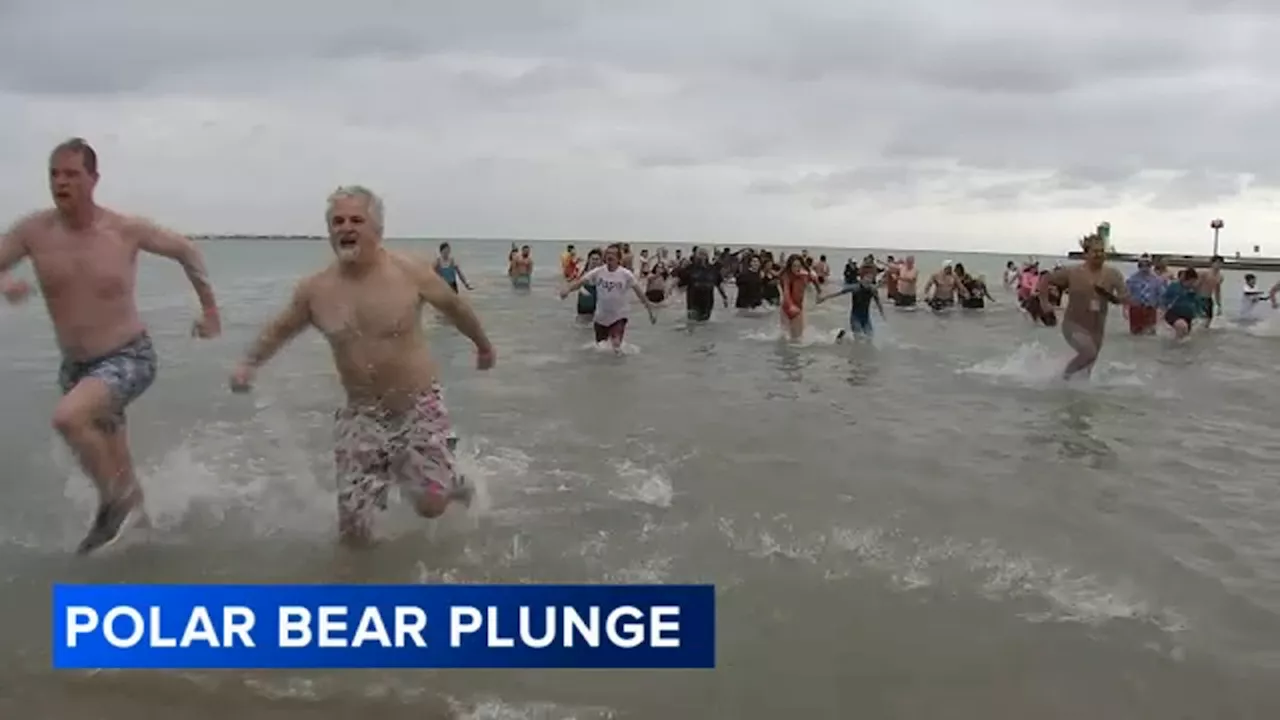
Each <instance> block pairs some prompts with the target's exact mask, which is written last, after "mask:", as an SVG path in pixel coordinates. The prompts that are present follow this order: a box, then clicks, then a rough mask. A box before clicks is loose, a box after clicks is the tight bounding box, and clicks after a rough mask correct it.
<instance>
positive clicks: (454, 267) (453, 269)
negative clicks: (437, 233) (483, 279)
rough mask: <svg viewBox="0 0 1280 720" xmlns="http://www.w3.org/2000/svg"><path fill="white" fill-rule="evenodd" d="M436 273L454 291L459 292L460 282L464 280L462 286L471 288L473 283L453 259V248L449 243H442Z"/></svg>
mask: <svg viewBox="0 0 1280 720" xmlns="http://www.w3.org/2000/svg"><path fill="white" fill-rule="evenodd" d="M435 268H436V274H437V275H439V276H440V277H441V278H442V279H443V280H444V281H445V282H446V283H448V285H449V287H451V288H453V291H454V292H458V282H459V281H461V282H462V286H463V287H465V288H466V289H468V290H470V289H471V283H469V282H467V276H466V275H464V274H463V273H462V268H460V267H458V263H457V262H455V261H454V259H453V250H452V249H451V248H450V247H449V243H447V242H442V243H440V255H439V256H438V257H437V258H436V264H435Z"/></svg>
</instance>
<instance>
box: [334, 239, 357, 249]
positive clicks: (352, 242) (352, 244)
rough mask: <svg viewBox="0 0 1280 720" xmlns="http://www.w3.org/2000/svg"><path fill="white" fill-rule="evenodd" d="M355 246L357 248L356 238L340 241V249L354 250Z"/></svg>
mask: <svg viewBox="0 0 1280 720" xmlns="http://www.w3.org/2000/svg"><path fill="white" fill-rule="evenodd" d="M355 246H356V239H355V238H342V239H341V240H339V241H338V247H340V248H353V247H355Z"/></svg>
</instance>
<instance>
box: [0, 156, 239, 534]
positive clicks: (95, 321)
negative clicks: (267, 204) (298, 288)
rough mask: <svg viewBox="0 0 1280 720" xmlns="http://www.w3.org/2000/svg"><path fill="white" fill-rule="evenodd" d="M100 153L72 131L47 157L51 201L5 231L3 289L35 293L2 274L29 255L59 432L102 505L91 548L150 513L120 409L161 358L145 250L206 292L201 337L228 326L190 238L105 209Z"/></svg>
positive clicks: (0, 239)
mask: <svg viewBox="0 0 1280 720" xmlns="http://www.w3.org/2000/svg"><path fill="white" fill-rule="evenodd" d="M97 186H98V155H97V153H96V152H95V151H94V149H93V148H92V147H91V146H90V145H89V144H88V143H87V142H85V141H84V140H82V139H80V138H74V139H71V140H68V141H66V142H64V143H62V144H61V145H59V146H58V147H56V148H54V150H53V152H52V153H51V154H50V156H49V190H50V191H51V192H52V194H53V204H54V208H53V209H52V210H42V211H39V212H36V213H33V214H31V215H28V216H27V217H25V218H23V219H22V220H19V221H18V222H17V224H15V225H14V226H13V227H12V228H10V229H9V230H8V231H7V232H5V233H4V235H3V236H0V292H2V293H3V294H4V296H5V299H7V300H8V301H9V302H10V303H11V304H17V303H21V302H23V301H24V300H26V298H27V296H28V295H29V294H30V293H31V288H30V287H28V286H27V283H25V282H22V281H14V280H12V279H11V278H9V277H8V276H7V275H6V273H7V272H8V271H9V270H12V269H13V268H14V266H16V265H17V264H18V263H19V262H21V261H22V259H23V258H30V259H31V264H32V266H33V268H34V270H35V275H36V281H37V283H38V284H39V285H40V289H41V290H42V291H43V295H44V299H45V305H46V307H47V308H48V311H49V318H50V319H51V320H52V321H53V330H54V335H55V337H56V338H57V342H58V347H59V349H60V350H61V351H62V366H61V368H60V369H59V371H58V384H59V385H60V386H61V388H62V393H63V397H62V399H61V400H59V401H58V404H57V406H56V407H55V408H54V411H53V427H54V428H55V429H56V430H57V431H58V434H59V435H61V436H62V438H63V439H64V440H65V441H66V443H67V445H69V446H70V447H71V449H72V450H73V451H74V452H75V455H76V458H77V459H78V460H79V462H80V467H81V468H82V469H83V470H84V473H85V475H87V476H89V479H90V480H92V481H93V484H94V486H95V487H96V488H97V490H98V511H97V513H96V514H95V515H94V518H93V525H92V526H91V527H90V528H89V532H88V534H87V535H85V537H84V540H82V541H81V542H80V545H79V547H78V549H77V552H79V553H82V554H84V553H90V552H93V551H95V550H98V549H100V548H103V547H105V546H107V545H110V544H111V543H113V542H115V541H116V540H117V539H118V538H119V537H120V535H121V534H122V533H123V532H124V531H125V530H126V529H127V528H128V526H129V525H130V524H131V523H132V522H134V521H136V520H140V519H142V518H143V517H144V508H143V499H142V487H141V486H140V485H139V484H138V480H137V478H136V477H135V476H134V468H133V458H132V456H131V453H130V449H129V439H128V424H127V421H126V418H125V409H126V408H128V406H129V405H130V403H132V402H133V401H135V400H137V399H138V398H139V397H141V396H142V394H143V393H145V392H146V391H147V389H148V388H150V387H151V384H152V382H154V381H155V377H156V366H157V358H156V351H155V348H154V347H153V346H152V344H151V337H150V335H148V333H147V328H146V326H145V325H144V324H143V322H142V318H141V317H140V316H139V314H138V307H137V301H136V298H135V296H134V289H135V287H136V285H137V276H138V253H139V252H147V253H151V254H153V255H159V256H162V257H166V258H169V259H171V260H176V261H177V262H178V263H179V264H180V265H182V269H183V270H184V271H185V272H186V274H187V279H188V280H190V281H191V286H192V287H193V288H194V289H195V291H196V296H197V297H198V298H199V299H200V307H201V308H202V312H201V315H200V319H198V320H197V321H196V322H195V324H194V326H193V327H192V334H193V335H195V336H196V337H201V338H212V337H217V336H218V334H219V333H221V331H222V323H221V321H220V320H219V316H218V306H217V303H216V302H215V301H214V297H213V289H212V287H210V285H209V278H208V274H207V273H206V271H205V266H204V259H203V257H202V256H201V253H200V250H199V248H197V247H196V245H195V243H193V242H191V240H189V239H188V238H186V237H183V236H182V235H179V234H177V233H174V232H171V231H169V230H165V229H163V228H161V227H159V226H157V225H155V224H153V223H151V222H150V221H148V220H144V219H142V218H137V217H130V216H126V215H121V214H119V213H117V212H115V211H113V210H109V209H107V208H104V207H102V206H100V205H98V204H97V203H96V202H95V200H94V197H93V193H94V190H95V189H96V188H97Z"/></svg>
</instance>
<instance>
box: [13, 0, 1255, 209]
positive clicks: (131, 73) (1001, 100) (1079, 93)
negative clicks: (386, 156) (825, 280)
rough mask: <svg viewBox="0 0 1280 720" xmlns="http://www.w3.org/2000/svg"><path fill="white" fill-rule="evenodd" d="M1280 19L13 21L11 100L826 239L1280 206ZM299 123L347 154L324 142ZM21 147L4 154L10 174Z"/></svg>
mask: <svg viewBox="0 0 1280 720" xmlns="http://www.w3.org/2000/svg"><path fill="white" fill-rule="evenodd" d="M1117 5H1119V7H1117ZM1278 7H1280V6H1276V5H1275V4H1274V3H1267V2H1262V1H1261V0H1258V1H1257V2H1231V1H1229V0H1200V1H1198V0H1159V1H1157V0H1133V1H1131V2H1126V3H1123V4H1117V3H1106V2H1102V0H1078V1H1073V0H1024V1H1021V2H1017V1H1015V0H972V1H971V2H965V3H954V4H945V3H942V4H940V3H937V2H925V0H899V1H898V2H890V1H888V0H865V1H863V2H848V1H841V0H787V1H784V0H760V1H759V2H753V3H740V2H730V1H729V0H699V1H695V0H687V1H684V2H675V1H674V0H649V1H647V2H641V1H640V0H614V1H613V2H609V3H586V2H582V1H581V0H519V1H517V0H507V1H505V2H504V1H502V0H473V1H472V2H468V3H425V2H423V3H415V2H407V1H402V2H396V1H395V0H368V1H367V2H365V3H362V4H359V5H354V6H353V5H350V4H346V3H341V4H340V3H334V2H330V1H329V0H316V2H312V3H309V4H303V5H299V4H297V3H283V2H270V1H269V0H258V1H257V2H253V3H249V2H244V1H243V0H223V2H218V3H213V2H199V1H197V0H192V1H191V2H184V3H169V2H164V1H162V0H118V1H117V2H112V3H97V2H89V1H88V0H61V1H60V2H42V1H40V0H9V1H8V2H6V3H4V4H2V5H0V90H6V91H8V93H9V97H10V100H9V101H8V102H11V103H16V105H14V106H13V107H15V108H19V112H20V113H26V114H28V115H30V113H31V112H32V110H31V108H34V107H37V106H40V107H47V108H51V107H53V105H50V104H49V103H72V104H74V105H75V106H76V107H80V108H89V107H93V108H98V109H103V110H102V112H107V110H105V109H104V108H110V107H123V106H120V105H119V103H122V102H124V101H125V99H129V101H130V102H136V103H144V104H145V103H148V102H152V103H153V104H154V103H160V102H162V99H165V98H169V99H170V100H164V102H168V103H170V105H172V100H171V99H172V98H175V97H181V98H185V99H186V101H187V102H189V103H194V104H195V105H194V106H193V107H197V106H198V108H199V110H198V112H208V113H210V115H211V116H210V117H208V118H202V119H201V120H200V122H199V123H196V124H194V125H193V126H192V127H193V128H194V129H192V130H190V131H189V132H192V133H195V134H196V135H195V136H193V138H192V140H193V141H196V140H198V139H200V138H203V139H204V140H205V141H207V142H212V140H210V138H214V137H217V138H219V140H218V142H225V143H226V144H225V146H220V149H219V150H217V151H212V150H211V151H210V152H211V153H214V152H216V154H217V155H218V156H219V157H222V158H227V162H228V163H229V164H230V163H231V162H232V161H231V160H230V159H229V158H230V157H231V156H233V155H234V154H235V153H236V152H243V153H250V152H253V153H257V154H258V155H261V154H262V153H263V152H265V151H266V150H267V149H268V148H269V147H270V146H271V145H272V144H275V145H276V146H279V147H283V146H285V145H288V146H289V147H294V146H295V144H296V146H297V148H299V151H301V152H304V153H306V154H308V155H310V156H314V157H316V158H317V159H316V160H315V162H317V163H318V162H319V161H320V160H319V158H320V157H324V156H325V153H323V152H317V150H316V148H317V147H320V146H318V145H313V146H307V145H305V143H306V142H314V143H326V142H335V143H339V144H341V143H345V142H351V143H356V142H357V140H356V139H354V138H357V137H358V138H362V139H360V140H359V141H358V142H360V143H375V142H376V143H384V144H386V145H381V144H380V145H378V147H380V148H381V147H384V146H397V147H402V148H405V153H406V157H408V156H409V155H412V156H413V157H415V158H420V159H419V160H416V161H415V162H420V163H428V162H429V163H430V164H431V167H430V168H429V169H421V170H416V171H417V172H420V173H423V174H424V177H426V178H430V177H435V176H434V175H432V173H436V174H438V176H439V177H438V182H439V183H441V186H440V187H439V188H434V187H433V192H435V193H438V194H439V195H441V196H447V197H451V198H456V197H457V194H459V193H464V192H471V193H475V194H483V193H485V192H487V191H488V190H490V189H491V188H492V187H494V186H495V185H498V184H500V185H501V186H502V187H503V188H504V191H505V192H507V193H508V195H507V197H505V198H504V199H503V200H504V202H503V203H502V206H503V207H504V208H506V209H505V210H501V211H495V212H510V213H525V214H526V215H525V216H524V217H528V214H529V213H534V214H536V212H535V210H536V208H537V207H538V206H537V204H536V203H532V202H530V201H529V200H528V198H533V197H538V198H543V199H544V200H545V197H546V196H545V186H546V184H547V183H550V182H553V179H554V181H555V182H564V183H570V184H573V185H574V187H580V188H581V190H580V192H583V193H585V194H587V195H589V196H593V197H594V195H592V194H593V193H595V194H598V195H599V197H598V199H599V200H600V201H602V202H610V203H613V204H614V205H615V206H622V205H627V206H628V207H631V206H634V205H635V204H636V203H641V204H642V205H643V203H650V205H648V206H644V207H646V208H647V210H648V214H650V215H652V214H654V213H656V212H657V208H656V207H653V206H652V203H657V202H658V198H660V197H663V198H665V195H664V194H663V193H665V192H666V190H665V188H671V187H679V188H681V189H682V192H683V193H684V196H685V197H691V196H696V197H698V198H700V200H699V201H698V202H701V203H704V204H705V205H706V207H708V208H709V209H708V210H707V212H712V209H717V210H716V211H717V212H721V211H723V212H725V213H731V212H733V208H737V207H741V208H746V209H749V211H750V212H754V213H760V214H761V215H760V217H762V218H763V217H765V216H766V215H767V216H768V219H769V220H770V221H776V222H778V223H779V225H780V226H786V225H787V224H788V223H790V224H796V223H800V222H812V223H819V225H815V226H814V227H815V228H818V229H821V228H822V227H823V226H821V225H820V223H822V222H825V221H823V220H820V219H814V218H815V217H819V216H812V217H810V216H808V215H805V213H812V212H813V210H814V209H815V208H816V209H821V210H823V211H825V212H827V213H828V214H830V213H832V212H839V211H841V209H842V208H844V209H849V208H859V207H865V206H867V205H868V204H870V205H881V206H885V207H899V208H904V207H912V206H929V207H938V208H944V209H945V208H953V209H955V208H961V207H969V208H976V209H983V210H988V211H999V212H1015V211H1018V210H1019V209H1022V210H1027V211H1043V210H1046V209H1057V210H1064V211H1075V210H1088V209H1093V208H1105V207H1107V206H1108V205H1126V206H1129V205H1131V206H1133V207H1137V208H1142V207H1145V208H1150V209H1153V210H1164V209H1188V208H1195V207H1200V206H1204V205H1206V204H1213V203H1225V202H1236V201H1240V202H1243V200H1242V198H1244V197H1245V195H1247V194H1249V193H1254V192H1260V191H1262V190H1265V189H1266V188H1270V187H1280V140H1276V139H1275V138H1274V128H1275V127H1276V126H1277V125H1280V81H1276V80H1274V79H1273V77H1272V68H1274V67H1275V66H1276V64H1277V63H1278V62H1280V44H1278V43H1276V42H1275V41H1274V39H1275V38H1276V37H1280V11H1278V10H1277V8H1278ZM13 98H17V99H13ZM23 103H26V104H25V105H24V104H23ZM42 103H43V105H42ZM155 106H156V107H158V105H155ZM0 107H5V106H3V105H0ZM59 107H62V106H59ZM129 107H131V108H132V107H135V106H133V105H130V106H129ZM137 107H142V106H141V105H139V106H137ZM166 107H168V106H166ZM232 107H234V108H236V110H234V111H232V110H226V112H225V113H224V112H222V111H221V110H218V108H232ZM48 112H49V113H50V114H49V115H47V116H46V115H42V116H41V117H56V113H54V111H53V110H49V111H48ZM111 112H112V113H114V114H112V115H111V117H113V118H123V119H120V120H118V121H116V120H113V122H117V124H120V125H121V128H119V129H117V128H113V129H112V130H110V131H106V130H104V132H111V133H116V134H117V135H119V136H120V137H126V135H128V133H129V132H130V130H129V129H128V128H125V127H124V126H126V125H129V126H130V127H133V128H134V129H133V130H132V132H138V129H137V128H138V127H140V126H138V123H141V122H142V120H141V119H137V118H136V117H135V115H136V113H137V112H141V111H135V110H130V111H128V112H126V111H125V110H113V111H111ZM191 112H197V110H191ZM129 113H134V115H130V114H129ZM254 113H259V114H261V116H260V117H259V116H257V115H255V117H254V118H253V119H247V118H245V119H242V118H243V116H244V115H245V114H254ZM215 115H216V117H213V116H215ZM33 117H34V116H33ZM131 118H132V119H131ZM304 118H315V120H316V122H317V123H320V122H321V119H323V122H324V123H327V124H326V125H325V126H324V127H325V128H327V129H326V130H324V131H323V132H321V131H319V130H315V131H314V132H313V131H307V132H305V133H304V132H302V131H301V130H300V129H299V128H298V127H297V123H298V122H300V119H304ZM30 123H31V128H28V130H27V131H28V132H31V131H34V130H32V128H38V127H39V126H40V125H41V124H42V123H44V124H47V123H45V122H44V121H36V120H31V121H30ZM290 123H293V125H292V126H291V125H290ZM131 124H132V125H131ZM171 124H172V123H171V122H169V121H161V120H157V121H155V124H152V125H147V126H146V127H147V128H148V132H153V133H156V134H162V132H163V131H164V130H165V128H166V127H169V126H170V125H171ZM184 127H186V126H184ZM282 127H284V128H289V130H288V131H287V132H288V133H289V134H291V135H292V137H291V138H289V139H287V140H281V139H280V137H281V135H280V133H282V132H286V130H282V129H281V128H282ZM91 130H92V129H91V128H90V129H86V130H85V131H84V132H85V133H86V134H88V133H90V132H91ZM173 132H175V133H176V132H178V131H176V130H175V131H173ZM182 132H188V131H187V130H183V131H182ZM325 133H327V134H325ZM348 133H350V134H348ZM10 136H11V137H12V135H10ZM304 137H305V138H310V139H307V140H305V141H304V140H303V139H302V138H304ZM342 138H346V139H342ZM20 142H23V141H22V140H20V139H19V140H8V141H4V142H0V158H4V157H10V158H16V157H19V156H20V155H21V153H20V151H19V150H17V149H15V148H14V147H12V146H9V145H6V144H5V143H20ZM121 142H125V141H123V140H122V141H121ZM174 142H177V140H174ZM236 143H239V145H237V144H236ZM126 144H127V143H126ZM304 146H305V147H306V148H308V149H306V150H303V149H302V148H303V147H304ZM351 147H355V145H352V146H351ZM360 147H366V145H361V146H360ZM367 147H373V145H367ZM250 149H252V150H250ZM353 153H354V151H344V152H342V153H341V154H343V155H345V156H351V155H353ZM237 157H238V156H237ZM250 160H255V158H247V159H246V158H241V159H240V160H239V161H238V162H240V163H241V164H244V163H247V162H249V161H250ZM255 161H256V160H255ZM339 164H340V165H341V166H342V167H344V168H345V167H348V164H349V166H350V167H351V168H353V169H355V168H359V167H363V166H361V165H359V163H358V161H357V160H356V159H351V158H350V157H344V158H343V159H342V161H341V163H339ZM229 166H230V165H229ZM451 168H452V170H450V169H451ZM482 168H483V169H482ZM504 168H505V169H504ZM315 171H316V168H315V167H310V166H309V168H308V169H307V170H305V171H299V177H300V178H302V177H304V176H305V174H306V173H314V172H315ZM282 172H283V171H282ZM368 172H371V173H374V174H377V173H383V172H390V171H386V170H382V169H376V170H374V169H371V170H369V171H368ZM406 172H408V171H407V170H406ZM449 172H454V173H455V174H454V175H452V176H450V175H449V174H448V173H449ZM539 173H544V174H545V176H544V177H542V178H541V179H539ZM450 177H452V178H455V180H453V181H450V180H449V179H448V178H450ZM457 178H462V179H469V181H471V182H475V183H477V185H476V186H474V187H470V188H467V187H460V186H459V185H458V182H459V180H457ZM517 178H518V179H520V180H521V181H522V182H528V183H530V184H531V185H533V186H541V187H537V188H519V187H516V186H514V185H512V183H514V182H515V181H516V179H517ZM567 178H573V180H572V181H570V180H569V179H567ZM587 178H595V181H592V180H590V179H587ZM424 182H427V180H424ZM672 183H676V185H672ZM639 193H648V195H645V196H644V197H646V198H649V199H648V200H640V199H636V198H637V197H639V195H638V194H639ZM516 196H519V197H516ZM622 196H628V197H629V199H628V200H627V201H626V202H625V203H624V202H622V201H620V200H619V199H618V198H619V197H622ZM678 197H680V194H679V193H677V198H678ZM664 201H665V200H664ZM454 205H455V206H457V207H463V206H470V205H472V203H464V202H461V201H460V200H456V199H455V201H454ZM579 210H580V208H579ZM1098 211H1099V212H1101V211H1102V210H1098ZM618 212H622V211H621V210H619V211H618ZM626 212H628V213H629V212H632V210H627V211H626ZM634 212H636V213H637V215H638V216H639V215H644V214H645V213H642V212H640V210H638V209H635V210H634ZM832 217H834V215H833V216H832ZM516 218H517V216H516V215H514V214H513V215H512V219H511V224H512V225H518V224H519V223H518V221H517V219H516ZM606 218H607V215H602V216H600V217H599V218H596V219H594V220H592V222H600V223H607V222H608V221H607V219H606ZM685 220H686V221H688V222H694V221H693V220H690V219H689V218H685ZM564 222H568V221H567V220H563V219H557V220H556V221H555V224H556V225H557V226H559V225H561V224H563V223H564ZM707 222H710V220H708V221H707ZM744 222H746V220H744ZM817 231H818V230H817V229H816V230H815V232H817ZM824 231H825V230H824Z"/></svg>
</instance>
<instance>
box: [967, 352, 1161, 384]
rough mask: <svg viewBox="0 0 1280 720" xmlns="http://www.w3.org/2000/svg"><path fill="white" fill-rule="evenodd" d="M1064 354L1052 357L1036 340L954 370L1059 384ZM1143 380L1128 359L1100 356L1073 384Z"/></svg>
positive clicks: (1063, 365)
mask: <svg viewBox="0 0 1280 720" xmlns="http://www.w3.org/2000/svg"><path fill="white" fill-rule="evenodd" d="M1066 363H1067V359H1066V358H1065V357H1055V356H1054V355H1053V354H1052V353H1050V351H1049V350H1048V349H1047V348H1046V347H1045V346H1044V345H1041V344H1040V343H1039V342H1034V341H1033V342H1029V343H1024V344H1022V345H1019V346H1018V347H1017V348H1016V349H1015V350H1014V351H1013V352H1011V353H1008V354H1005V355H998V356H996V357H993V358H990V359H987V360H983V361H982V362H979V363H976V364H974V365H970V366H969V367H966V368H961V369H959V370H956V371H955V372H956V374H967V375H976V376H980V377H987V378H991V379H995V380H998V381H1002V382H1007V381H1011V382H1012V383H1013V384H1017V385H1023V386H1030V387H1049V386H1052V385H1059V384H1061V383H1062V382H1063V381H1062V370H1063V368H1064V367H1065V366H1066ZM1146 384H1147V382H1146V380H1145V379H1144V377H1143V376H1142V375H1141V374H1140V373H1139V371H1138V366H1137V365H1133V364H1129V363H1120V362H1109V361H1106V360H1100V361H1099V362H1098V363H1097V365H1095V366H1094V369H1093V373H1092V374H1091V375H1090V376H1089V377H1088V378H1087V379H1083V378H1081V379H1073V380H1072V385H1073V386H1086V387H1087V386H1092V387H1112V388H1114V387H1141V386H1145V385H1146Z"/></svg>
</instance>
